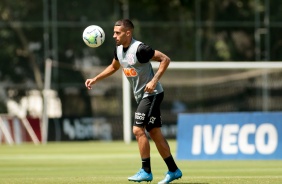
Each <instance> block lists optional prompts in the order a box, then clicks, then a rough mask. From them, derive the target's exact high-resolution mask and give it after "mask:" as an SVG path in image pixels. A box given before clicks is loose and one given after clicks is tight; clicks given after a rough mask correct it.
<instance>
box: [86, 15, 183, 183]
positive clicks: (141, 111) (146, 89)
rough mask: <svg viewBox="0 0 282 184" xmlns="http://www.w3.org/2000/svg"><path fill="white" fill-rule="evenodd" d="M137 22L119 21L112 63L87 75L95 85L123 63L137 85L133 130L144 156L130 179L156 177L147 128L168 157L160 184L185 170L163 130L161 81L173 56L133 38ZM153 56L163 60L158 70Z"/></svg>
mask: <svg viewBox="0 0 282 184" xmlns="http://www.w3.org/2000/svg"><path fill="white" fill-rule="evenodd" d="M133 30H134V25H133V23H132V22H131V21H130V20H128V19H122V20H119V21H117V22H116V23H115V25H114V34H113V38H114V39H115V41H116V49H115V52H114V58H113V61H112V63H111V64H110V65H109V66H108V67H107V68H106V69H105V70H104V71H102V72H101V73H100V74H98V75H97V76H96V77H94V78H92V79H87V80H86V82H85V86H86V87H87V88H88V89H91V85H93V84H95V83H96V82H98V81H100V80H102V79H104V78H106V77H108V76H110V75H112V74H113V73H114V72H116V71H117V70H118V69H119V68H120V66H121V67H122V70H123V72H124V74H125V75H126V77H127V79H128V80H129V82H130V84H131V85H132V88H133V93H134V97H135V99H136V102H137V104H138V107H137V110H136V112H135V122H134V125H133V134H134V135H135V137H136V140H137V142H138V147H139V152H140V156H141V160H142V168H141V169H140V170H139V171H138V172H137V173H136V174H135V175H133V176H131V177H129V178H128V180H129V181H135V182H142V181H152V180H153V174H152V171H151V162H150V144H149V140H148V138H147V136H146V132H145V131H147V132H148V133H149V135H150V137H151V139H152V140H153V141H154V142H155V145H156V147H157V149H158V151H159V153H160V155H161V157H162V158H163V159H164V161H165V163H166V165H167V167H168V172H167V174H166V176H165V178H164V179H163V180H162V181H160V182H159V184H164V183H170V182H171V181H173V180H175V179H179V178H181V177H182V172H181V171H180V169H179V168H178V167H177V165H176V163H175V161H174V159H173V157H172V155H171V151H170V147H169V145H168V142H167V141H166V139H165V137H164V136H163V134H162V132H161V126H162V120H161V112H160V105H161V102H162V100H163V97H164V91H163V88H162V86H161V84H160V82H159V80H160V78H161V76H162V75H163V74H164V72H165V71H166V69H167V67H168V65H169V63H170V58H169V57H168V56H166V55H165V54H163V53H162V52H160V51H158V50H154V49H152V48H151V47H150V46H148V45H146V44H144V43H142V42H140V41H137V40H135V39H133ZM150 60H153V61H158V62H160V65H159V68H158V70H157V72H156V74H154V71H153V68H152V65H151V62H150Z"/></svg>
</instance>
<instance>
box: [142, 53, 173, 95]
mask: <svg viewBox="0 0 282 184" xmlns="http://www.w3.org/2000/svg"><path fill="white" fill-rule="evenodd" d="M151 60H153V61H158V62H160V65H159V68H158V70H157V72H156V74H155V76H154V77H153V79H152V80H151V81H150V82H149V83H147V85H146V87H145V91H146V92H149V93H152V92H154V90H155V88H156V86H157V83H158V81H159V80H160V79H161V77H162V75H163V74H164V72H165V71H166V69H167V67H168V65H169V63H170V58H169V57H168V56H167V55H165V54H164V53H162V52H160V51H158V50H155V54H154V56H153V57H152V59H151Z"/></svg>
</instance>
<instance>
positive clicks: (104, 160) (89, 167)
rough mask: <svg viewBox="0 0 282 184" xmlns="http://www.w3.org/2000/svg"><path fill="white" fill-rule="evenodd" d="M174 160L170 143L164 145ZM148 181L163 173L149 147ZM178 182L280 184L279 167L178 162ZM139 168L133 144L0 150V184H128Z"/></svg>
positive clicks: (251, 163)
mask: <svg viewBox="0 0 282 184" xmlns="http://www.w3.org/2000/svg"><path fill="white" fill-rule="evenodd" d="M169 143H170V146H171V150H172V152H173V155H175V147H176V143H175V141H169ZM151 151H152V155H151V162H152V171H153V174H154V180H153V182H152V183H157V182H158V181H160V180H161V179H163V177H164V173H165V172H166V170H167V168H166V165H165V164H164V162H163V160H162V159H161V157H160V156H159V155H158V153H157V151H156V148H155V146H154V144H153V143H151ZM177 164H178V166H179V167H180V168H181V170H182V171H183V177H182V179H180V180H176V181H174V182H172V183H178V184H180V183H183V184H185V183H186V184H187V183H189V184H203V183H206V184H208V183H209V184H213V183H220V184H222V183H226V184H232V183H240V184H243V183H250V184H253V183H258V184H260V183H261V184H267V183H269V184H275V183H277V184H278V183H279V184H280V183H282V161H281V160H279V161H278V160H275V161H182V160H181V161H179V160H177ZM140 166H141V163H140V156H139V152H138V148H137V143H136V142H133V143H131V144H129V145H128V144H124V143H123V142H95V141H93V142H75V143H48V144H47V145H39V146H35V145H33V144H23V145H15V146H8V145H0V183H1V184H14V183H19V184H47V183H48V184H50V183H52V184H62V183H68V184H71V183H75V184H78V183H83V184H86V183H92V184H93V183H95V184H105V183H107V184H109V183H114V184H119V183H120V184H124V183H130V182H128V181H127V177H128V176H131V175H133V174H135V173H136V172H137V171H138V170H139V168H140Z"/></svg>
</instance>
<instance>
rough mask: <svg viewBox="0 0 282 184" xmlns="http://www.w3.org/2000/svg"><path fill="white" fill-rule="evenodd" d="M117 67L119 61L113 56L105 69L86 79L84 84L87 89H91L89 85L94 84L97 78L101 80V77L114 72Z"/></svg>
mask: <svg viewBox="0 0 282 184" xmlns="http://www.w3.org/2000/svg"><path fill="white" fill-rule="evenodd" d="M119 67H120V63H119V61H118V60H116V59H115V58H114V59H113V61H112V63H111V64H110V65H109V66H108V67H107V68H106V69H105V70H103V71H102V72H101V73H100V74H98V75H97V76H96V77H94V78H92V79H86V81H85V86H86V87H87V88H88V89H91V85H94V84H95V83H96V82H98V81H99V80H102V79H104V78H106V77H108V76H110V75H112V74H113V73H115V72H116V71H117V70H118V69H119Z"/></svg>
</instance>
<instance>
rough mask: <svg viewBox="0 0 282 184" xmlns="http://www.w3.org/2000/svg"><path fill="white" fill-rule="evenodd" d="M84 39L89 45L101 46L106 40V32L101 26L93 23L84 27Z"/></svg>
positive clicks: (93, 46)
mask: <svg viewBox="0 0 282 184" xmlns="http://www.w3.org/2000/svg"><path fill="white" fill-rule="evenodd" d="M82 39H83V41H84V43H85V44H86V45H87V46H89V47H92V48H95V47H99V46H100V45H102V43H104V41H105V32H104V30H103V29H102V28H101V27H100V26H96V25H91V26H88V27H87V28H85V29H84V31H83V34H82Z"/></svg>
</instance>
